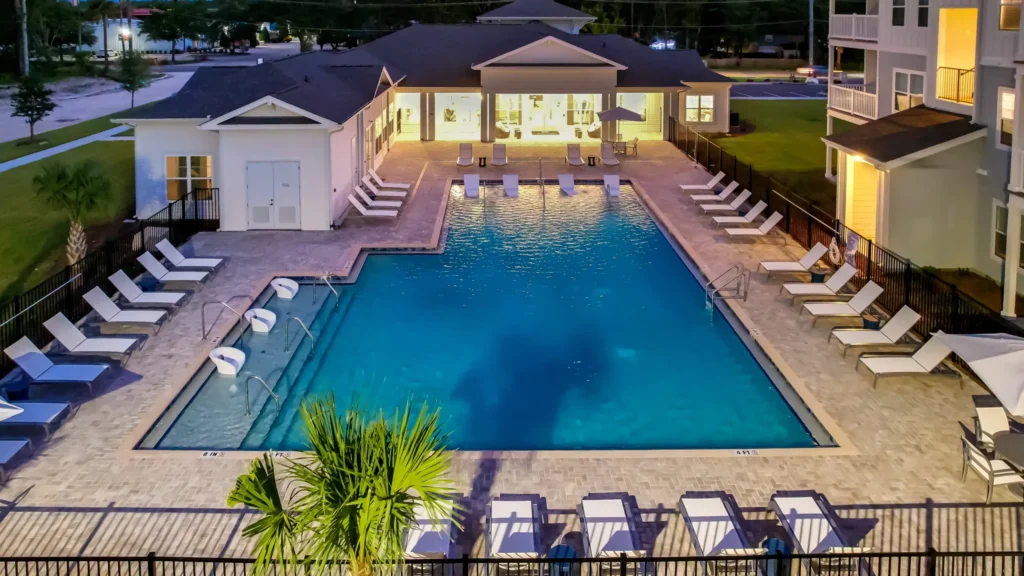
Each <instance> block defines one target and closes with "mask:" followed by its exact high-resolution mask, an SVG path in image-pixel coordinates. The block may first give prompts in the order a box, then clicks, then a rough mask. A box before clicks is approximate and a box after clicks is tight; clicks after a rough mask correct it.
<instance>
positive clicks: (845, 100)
mask: <svg viewBox="0 0 1024 576" xmlns="http://www.w3.org/2000/svg"><path fill="white" fill-rule="evenodd" d="M828 106H829V108H832V109H833V110H839V111H840V112H848V113H850V114H853V115H855V116H860V117H861V118H867V119H869V120H874V119H876V118H878V95H877V94H872V93H870V92H866V91H865V90H864V86H836V85H834V84H833V85H830V86H829V87H828Z"/></svg>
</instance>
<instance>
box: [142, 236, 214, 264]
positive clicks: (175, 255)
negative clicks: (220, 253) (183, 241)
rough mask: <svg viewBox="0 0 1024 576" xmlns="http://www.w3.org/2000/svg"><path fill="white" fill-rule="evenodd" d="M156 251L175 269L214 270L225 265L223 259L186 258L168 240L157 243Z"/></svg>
mask: <svg viewBox="0 0 1024 576" xmlns="http://www.w3.org/2000/svg"><path fill="white" fill-rule="evenodd" d="M156 249H157V250H159V251H160V253H161V254H163V255H164V258H167V261H168V262H170V263H171V264H173V265H174V267H175V268H209V269H211V270H212V269H215V268H217V267H218V266H220V265H221V264H223V263H224V259H223V258H186V257H185V255H184V254H182V253H181V252H178V249H177V248H175V247H174V244H171V243H170V242H169V241H168V240H166V239H164V240H161V241H159V242H157V243H156Z"/></svg>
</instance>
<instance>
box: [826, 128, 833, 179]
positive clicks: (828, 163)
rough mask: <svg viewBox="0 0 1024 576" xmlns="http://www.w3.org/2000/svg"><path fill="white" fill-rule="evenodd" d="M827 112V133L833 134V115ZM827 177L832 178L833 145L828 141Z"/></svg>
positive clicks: (828, 134)
mask: <svg viewBox="0 0 1024 576" xmlns="http://www.w3.org/2000/svg"><path fill="white" fill-rule="evenodd" d="M825 114H826V116H825V135H826V136H831V135H832V116H829V115H828V112H826V113H825ZM825 178H828V179H829V180H831V179H832V147H831V146H829V145H828V143H826V144H825Z"/></svg>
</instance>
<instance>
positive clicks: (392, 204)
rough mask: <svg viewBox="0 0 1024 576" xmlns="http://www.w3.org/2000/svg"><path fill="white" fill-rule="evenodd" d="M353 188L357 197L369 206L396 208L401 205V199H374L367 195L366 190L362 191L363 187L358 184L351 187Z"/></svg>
mask: <svg viewBox="0 0 1024 576" xmlns="http://www.w3.org/2000/svg"><path fill="white" fill-rule="evenodd" d="M353 190H355V192H356V195H357V196H359V199H360V200H362V201H363V202H365V203H366V205H367V206H369V207H370V208H395V209H398V208H401V207H402V201H401V200H374V199H373V198H370V197H369V196H367V195H366V192H363V189H362V188H360V187H359V186H355V187H354V188H353Z"/></svg>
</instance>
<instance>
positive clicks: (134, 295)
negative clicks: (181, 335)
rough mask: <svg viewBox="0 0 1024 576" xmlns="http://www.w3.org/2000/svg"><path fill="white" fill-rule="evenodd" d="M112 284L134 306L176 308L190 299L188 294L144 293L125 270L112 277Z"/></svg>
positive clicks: (115, 273)
mask: <svg viewBox="0 0 1024 576" xmlns="http://www.w3.org/2000/svg"><path fill="white" fill-rule="evenodd" d="M110 283H111V284H113V285H114V288H117V292H118V293H119V294H120V295H121V298H123V299H124V300H125V301H127V302H128V303H129V304H132V305H134V306H167V307H172V308H173V307H176V306H178V305H180V304H183V303H184V302H185V301H186V300H187V299H188V293H186V292H162V291H158V292H143V291H142V289H141V288H139V287H138V285H136V284H135V282H133V281H132V279H131V278H129V277H128V275H127V274H125V273H124V270H118V271H117V272H114V273H113V274H112V275H111V276H110Z"/></svg>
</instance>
